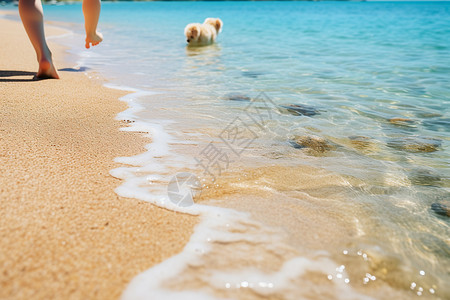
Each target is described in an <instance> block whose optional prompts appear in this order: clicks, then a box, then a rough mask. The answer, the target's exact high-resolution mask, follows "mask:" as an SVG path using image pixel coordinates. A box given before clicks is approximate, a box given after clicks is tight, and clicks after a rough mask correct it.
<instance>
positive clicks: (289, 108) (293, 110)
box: [279, 104, 319, 117]
mask: <svg viewBox="0 0 450 300" xmlns="http://www.w3.org/2000/svg"><path fill="white" fill-rule="evenodd" d="M279 108H280V111H281V112H287V113H289V114H291V115H294V116H307V117H312V116H315V115H318V114H319V111H318V110H317V109H315V108H314V107H312V106H307V105H303V104H287V105H280V106H279Z"/></svg>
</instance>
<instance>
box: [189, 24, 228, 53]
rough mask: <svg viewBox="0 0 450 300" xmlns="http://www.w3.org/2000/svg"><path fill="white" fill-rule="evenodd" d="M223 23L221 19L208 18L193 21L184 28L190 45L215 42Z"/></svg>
mask: <svg viewBox="0 0 450 300" xmlns="http://www.w3.org/2000/svg"><path fill="white" fill-rule="evenodd" d="M222 27H223V23H222V20H220V19H214V18H208V19H206V20H205V22H203V24H200V23H192V24H189V25H187V26H186V28H185V29H184V35H185V36H186V40H187V42H188V44H189V46H204V45H209V44H212V43H214V41H215V40H216V38H217V35H218V34H219V32H221V31H222Z"/></svg>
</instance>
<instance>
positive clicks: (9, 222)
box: [0, 12, 197, 299]
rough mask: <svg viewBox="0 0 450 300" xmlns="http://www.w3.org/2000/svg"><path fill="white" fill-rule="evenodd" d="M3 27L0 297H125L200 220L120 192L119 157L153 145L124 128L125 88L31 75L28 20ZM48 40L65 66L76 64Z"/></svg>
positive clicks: (73, 75) (67, 76) (74, 77)
mask: <svg viewBox="0 0 450 300" xmlns="http://www.w3.org/2000/svg"><path fill="white" fill-rule="evenodd" d="M80 13H81V12H80ZM0 27H1V28H2V30H1V32H0V40H2V44H1V46H0V50H1V55H0V199H1V206H0V216H1V218H0V232H1V235H0V247H1V249H2V250H1V251H0V265H1V272H0V298H1V299H117V298H119V297H120V294H121V292H122V291H123V290H124V289H125V287H126V285H127V283H128V282H129V281H130V280H131V279H132V278H133V277H134V276H135V275H137V274H138V273H140V272H142V271H144V270H146V269H148V268H150V267H151V266H152V265H155V264H157V263H159V262H161V261H163V260H164V259H166V258H168V257H170V256H172V255H174V254H176V253H178V252H180V251H181V250H182V249H183V247H184V245H185V244H186V242H187V241H188V239H189V237H190V235H191V233H192V230H193V227H194V226H195V224H196V222H197V218H195V217H192V216H188V215H184V214H179V213H174V212H170V211H167V210H164V209H160V208H157V207H155V206H153V205H151V204H148V203H146V202H142V201H138V200H134V199H127V198H121V197H119V196H117V195H116V194H115V193H114V188H116V187H117V186H118V185H119V184H120V182H121V181H120V180H118V179H115V178H113V177H112V176H111V175H110V174H109V171H110V170H111V169H113V168H115V167H118V166H119V164H117V163H114V162H113V159H114V158H115V157H118V156H131V155H134V154H137V153H140V152H143V151H144V148H143V146H144V144H145V143H146V142H148V141H147V140H145V139H144V138H142V137H141V136H139V135H137V134H133V133H128V132H120V131H119V128H120V127H123V126H126V124H124V123H121V122H118V121H116V120H114V117H115V115H116V114H117V113H118V112H120V111H123V110H124V109H126V104H124V103H122V102H120V101H118V100H117V99H118V97H120V96H122V95H124V92H120V91H116V90H111V89H107V88H104V87H102V86H101V85H100V83H101V81H100V80H98V79H97V80H90V79H88V77H87V76H85V75H84V74H83V73H77V72H62V71H60V72H59V73H60V77H61V80H43V81H33V80H32V78H33V75H34V72H35V71H36V70H37V63H36V61H35V58H36V56H35V53H34V51H33V48H32V46H31V44H30V42H29V41H28V39H27V36H26V33H25V31H24V29H23V27H22V25H21V24H20V23H18V22H14V21H8V20H1V19H0ZM46 31H47V34H48V35H58V34H61V33H62V32H61V30H59V29H57V28H54V27H49V28H47V29H46ZM80 43H83V41H80ZM50 46H51V48H52V50H53V56H54V58H55V61H56V66H57V68H58V69H62V68H71V67H73V66H72V65H70V64H68V63H67V62H64V61H63V60H62V59H63V58H64V56H65V54H64V49H63V48H62V47H60V46H58V45H55V44H52V43H50ZM93 51H95V49H94V50H93Z"/></svg>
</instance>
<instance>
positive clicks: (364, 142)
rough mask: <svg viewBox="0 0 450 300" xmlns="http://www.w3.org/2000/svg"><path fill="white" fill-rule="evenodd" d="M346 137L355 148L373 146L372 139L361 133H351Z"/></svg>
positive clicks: (362, 148)
mask: <svg viewBox="0 0 450 300" xmlns="http://www.w3.org/2000/svg"><path fill="white" fill-rule="evenodd" d="M348 139H349V140H350V143H351V144H352V145H353V146H354V147H355V148H357V149H361V150H364V149H367V148H370V147H372V146H373V142H372V141H371V140H372V139H371V138H370V137H367V136H363V135H352V136H349V137H348Z"/></svg>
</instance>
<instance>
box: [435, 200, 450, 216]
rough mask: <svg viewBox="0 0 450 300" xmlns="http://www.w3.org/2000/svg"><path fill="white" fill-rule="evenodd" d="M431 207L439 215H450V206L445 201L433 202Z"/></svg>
mask: <svg viewBox="0 0 450 300" xmlns="http://www.w3.org/2000/svg"><path fill="white" fill-rule="evenodd" d="M431 209H432V210H433V211H434V212H435V213H436V214H438V215H441V216H446V217H450V206H448V205H445V204H443V203H437V202H435V203H433V204H431Z"/></svg>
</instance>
